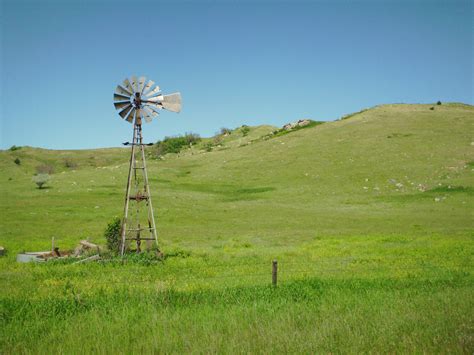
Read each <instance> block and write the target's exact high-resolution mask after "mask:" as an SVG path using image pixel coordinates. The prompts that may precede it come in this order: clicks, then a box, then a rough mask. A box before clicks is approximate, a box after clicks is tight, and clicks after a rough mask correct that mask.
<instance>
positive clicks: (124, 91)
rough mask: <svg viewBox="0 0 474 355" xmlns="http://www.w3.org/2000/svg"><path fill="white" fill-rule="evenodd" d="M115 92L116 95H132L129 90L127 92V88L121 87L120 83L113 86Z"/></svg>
mask: <svg viewBox="0 0 474 355" xmlns="http://www.w3.org/2000/svg"><path fill="white" fill-rule="evenodd" d="M115 93H116V94H118V95H124V96H128V97H130V96H132V93H131V92H129V91H128V90H127V89H125V88H123V87H122V86H120V85H117V87H116V88H115Z"/></svg>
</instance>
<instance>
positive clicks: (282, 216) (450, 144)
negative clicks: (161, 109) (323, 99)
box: [0, 104, 474, 354]
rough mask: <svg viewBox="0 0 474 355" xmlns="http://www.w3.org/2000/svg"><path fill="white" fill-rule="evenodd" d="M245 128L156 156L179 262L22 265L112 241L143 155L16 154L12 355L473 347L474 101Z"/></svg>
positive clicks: (10, 272) (6, 219) (146, 257)
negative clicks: (54, 250) (34, 256)
mask: <svg viewBox="0 0 474 355" xmlns="http://www.w3.org/2000/svg"><path fill="white" fill-rule="evenodd" d="M431 107H434V109H430V108H431ZM242 128H243V127H239V128H237V129H235V130H233V131H232V132H231V133H230V134H228V135H227V136H225V137H224V136H223V137H217V138H216V137H213V138H206V139H203V140H202V141H200V142H199V143H197V144H196V145H194V146H192V147H190V148H187V149H185V150H183V151H181V152H179V154H166V155H164V156H160V157H158V156H157V154H156V152H157V147H148V148H147V155H148V161H147V162H148V166H149V176H150V184H151V191H152V195H153V206H154V208H155V216H156V220H157V227H158V232H159V239H160V243H161V248H162V250H163V251H164V253H165V258H164V259H163V260H156V259H155V258H153V257H152V256H151V255H150V254H141V255H127V256H126V257H125V258H124V259H120V258H115V259H114V258H109V259H105V260H101V261H98V262H95V263H87V264H86V263H84V264H82V263H81V264H74V263H73V262H74V261H75V259H74V260H71V259H72V258H69V259H63V260H52V261H48V262H45V263H29V264H20V263H17V262H16V261H15V257H16V254H17V253H18V252H20V251H24V250H27V251H36V250H49V248H50V247H51V238H52V237H55V243H56V244H55V245H56V246H59V248H60V250H65V249H68V248H73V247H74V246H76V245H77V243H78V241H79V240H80V239H85V238H90V240H91V241H94V242H97V243H99V244H104V242H105V240H104V238H103V236H102V235H103V231H104V229H105V227H106V225H107V223H108V222H110V221H111V219H112V218H113V217H114V216H121V214H122V208H123V206H122V203H123V200H124V188H125V182H126V177H127V169H128V159H129V156H128V154H129V148H113V149H98V150H81V151H51V150H44V149H37V148H30V147H22V148H20V149H17V150H13V151H11V150H9V151H2V152H0V181H1V184H0V196H1V197H2V198H1V200H0V212H1V213H0V245H2V246H4V247H6V249H7V255H6V256H4V257H1V258H0V280H1V282H2V285H4V286H5V287H1V288H0V353H31V352H34V353H47V354H51V353H58V354H59V353H75V352H79V351H80V352H81V353H136V352H142V353H241V352H243V353H268V352H275V353H373V352H375V353H438V352H446V353H472V352H473V350H474V341H473V337H472V334H473V329H474V322H473V320H474V313H473V310H474V298H473V297H472V294H473V285H474V283H473V277H472V271H473V265H474V259H473V255H474V253H473V251H474V243H473V236H474V235H473V230H474V228H473V227H474V219H473V218H472V217H473V214H472V211H473V210H474V202H473V191H474V179H473V173H474V142H473V136H472V132H474V107H472V106H468V105H462V104H443V105H441V106H431V105H381V106H377V107H374V108H372V109H369V110H365V111H362V112H360V113H356V114H353V115H350V116H347V117H346V118H345V119H342V120H338V121H334V122H326V123H323V124H316V123H315V124H314V125H313V126H311V127H308V128H302V129H299V130H296V131H293V132H289V133H285V132H281V131H279V132H277V133H276V134H273V132H275V131H276V130H277V129H276V128H275V127H271V126H259V127H250V130H249V132H247V134H246V135H244V133H243V131H242ZM16 159H19V161H18V160H17V163H19V164H17V163H15V160H16ZM38 166H43V167H42V169H46V168H47V169H53V170H54V172H53V173H52V181H51V182H50V183H49V187H48V188H45V189H41V190H39V189H37V188H36V186H35V184H34V183H33V182H32V175H33V174H34V173H35V171H36V168H37V167H38ZM274 259H276V260H277V261H278V286H277V287H274V286H272V285H271V265H272V260H274ZM145 330H150V331H145ZM78 349H80V350H78Z"/></svg>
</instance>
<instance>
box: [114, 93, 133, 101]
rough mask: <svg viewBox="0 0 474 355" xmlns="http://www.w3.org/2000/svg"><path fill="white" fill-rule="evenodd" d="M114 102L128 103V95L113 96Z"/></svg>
mask: <svg viewBox="0 0 474 355" xmlns="http://www.w3.org/2000/svg"><path fill="white" fill-rule="evenodd" d="M114 101H129V102H130V95H128V96H127V95H120V94H114Z"/></svg>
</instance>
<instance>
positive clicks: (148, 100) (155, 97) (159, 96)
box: [146, 95, 163, 103]
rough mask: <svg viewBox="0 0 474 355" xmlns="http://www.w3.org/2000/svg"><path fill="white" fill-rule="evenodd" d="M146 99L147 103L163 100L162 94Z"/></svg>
mask: <svg viewBox="0 0 474 355" xmlns="http://www.w3.org/2000/svg"><path fill="white" fill-rule="evenodd" d="M146 101H147V103H149V102H161V101H163V95H158V96H154V97H150V98H149V99H147V100H146Z"/></svg>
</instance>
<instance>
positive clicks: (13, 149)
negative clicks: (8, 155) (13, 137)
mask: <svg viewBox="0 0 474 355" xmlns="http://www.w3.org/2000/svg"><path fill="white" fill-rule="evenodd" d="M18 149H21V147H17V146H16V145H12V146H11V147H10V150H11V151H12V152H13V151H15V150H18Z"/></svg>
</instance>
